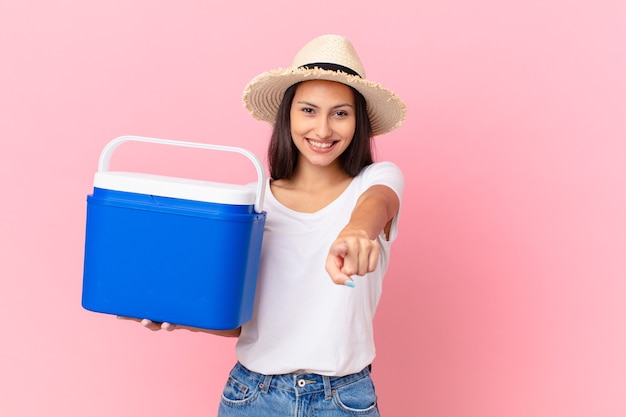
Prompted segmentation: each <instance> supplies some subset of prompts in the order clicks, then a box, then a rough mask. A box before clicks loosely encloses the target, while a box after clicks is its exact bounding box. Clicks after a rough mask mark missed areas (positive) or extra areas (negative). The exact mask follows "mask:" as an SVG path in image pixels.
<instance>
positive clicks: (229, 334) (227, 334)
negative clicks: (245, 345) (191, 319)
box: [176, 326, 241, 337]
mask: <svg viewBox="0 0 626 417" xmlns="http://www.w3.org/2000/svg"><path fill="white" fill-rule="evenodd" d="M176 328H177V329H185V330H189V331H190V332H197V333H208V334H212V335H215V336H222V337H239V335H240V334H241V327H237V328H236V329H230V330H208V329H201V328H199V327H190V326H176Z"/></svg>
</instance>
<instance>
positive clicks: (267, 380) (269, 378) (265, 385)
mask: <svg viewBox="0 0 626 417" xmlns="http://www.w3.org/2000/svg"><path fill="white" fill-rule="evenodd" d="M271 383H272V375H265V379H264V380H263V382H262V383H261V392H262V393H263V394H267V391H268V390H269V389H270V384H271Z"/></svg>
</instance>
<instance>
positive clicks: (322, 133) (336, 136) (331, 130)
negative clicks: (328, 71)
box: [290, 80, 356, 167]
mask: <svg viewBox="0 0 626 417" xmlns="http://www.w3.org/2000/svg"><path fill="white" fill-rule="evenodd" d="M290 116H291V137H292V140H293V142H294V144H295V145H296V147H297V148H298V150H299V151H300V155H299V161H300V162H299V163H300V164H302V163H305V162H306V163H309V164H311V165H315V166H321V167H325V166H333V165H338V163H339V161H338V160H337V158H338V157H339V155H341V154H342V153H343V152H344V151H345V150H346V148H347V147H348V145H350V142H352V137H353V136H354V131H355V128H356V115H355V107H354V94H353V93H352V90H351V89H350V87H348V86H346V85H344V84H341V83H337V82H333V81H324V80H312V81H306V82H303V83H302V84H300V85H299V86H298V87H297V89H296V94H295V96H294V98H293V102H292V103H291V111H290Z"/></svg>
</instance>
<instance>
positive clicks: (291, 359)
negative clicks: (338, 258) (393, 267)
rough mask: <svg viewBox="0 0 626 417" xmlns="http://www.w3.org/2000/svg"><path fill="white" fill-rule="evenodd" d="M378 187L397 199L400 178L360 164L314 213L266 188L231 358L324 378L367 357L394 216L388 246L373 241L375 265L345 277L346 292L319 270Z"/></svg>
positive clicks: (359, 365) (388, 167)
mask: <svg viewBox="0 0 626 417" xmlns="http://www.w3.org/2000/svg"><path fill="white" fill-rule="evenodd" d="M376 184H383V185H386V186H388V187H390V188H391V189H393V190H394V191H395V192H396V194H397V195H398V197H399V198H401V197H402V193H403V190H404V177H403V175H402V172H401V171H400V169H399V168H398V167H397V166H396V165H395V164H393V163H391V162H379V163H374V164H372V165H369V166H367V167H365V168H364V169H363V170H362V171H361V173H359V175H357V176H356V177H355V178H354V179H353V180H352V182H351V183H350V185H349V186H348V187H347V188H346V190H344V192H343V193H342V194H341V195H340V196H339V197H338V198H337V199H336V200H335V201H333V202H332V203H330V204H329V205H328V206H326V207H324V208H323V209H321V210H319V211H317V212H315V213H301V212H296V211H294V210H291V209H289V208H287V207H285V206H284V205H282V204H281V203H280V202H278V201H277V200H276V198H275V197H274V196H273V195H272V192H271V189H270V187H269V184H268V187H267V193H266V196H265V202H264V208H265V210H266V211H267V217H266V221H265V231H264V235H263V245H262V250H261V264H260V267H259V278H258V283H257V290H256V299H255V305H254V312H253V314H252V319H251V320H250V321H249V322H247V323H245V324H244V325H243V326H242V329H241V335H240V336H239V340H238V342H237V347H236V351H237V358H238V360H239V361H240V362H241V363H242V364H243V365H244V366H245V367H247V368H248V369H250V370H252V371H255V372H259V373H262V374H284V373H292V372H308V373H317V374H321V375H329V376H343V375H348V374H351V373H355V372H358V371H360V370H361V369H363V368H364V367H366V366H367V365H368V364H370V363H372V360H373V359H374V356H375V348H374V333H373V323H372V320H373V318H374V312H375V311H376V306H377V305H378V300H379V299H380V295H381V290H382V282H383V276H384V274H385V271H386V270H387V266H388V262H389V250H390V248H391V243H392V242H393V240H394V239H395V237H396V234H397V227H398V216H395V218H394V219H393V222H392V227H391V233H390V236H389V241H387V240H386V237H385V233H384V231H383V232H381V235H380V236H379V237H378V242H379V243H380V248H381V250H380V255H379V259H378V267H377V268H376V270H375V271H374V272H372V273H369V274H367V275H365V276H362V277H359V276H355V277H353V280H354V282H355V284H356V286H355V287H354V288H350V287H347V286H342V285H336V284H334V283H333V281H332V280H331V279H330V277H329V275H328V273H327V272H326V269H325V263H326V257H327V255H328V251H329V249H330V245H331V244H332V242H333V241H334V240H335V239H336V238H337V235H338V234H339V232H340V231H341V230H342V229H343V228H344V227H345V225H346V224H347V223H348V221H349V220H350V215H351V214H352V210H353V208H354V206H355V204H356V202H357V199H358V198H359V196H360V195H361V194H362V193H363V192H364V191H366V190H367V189H368V188H369V187H371V186H372V185H376Z"/></svg>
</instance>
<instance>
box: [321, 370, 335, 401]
mask: <svg viewBox="0 0 626 417" xmlns="http://www.w3.org/2000/svg"><path fill="white" fill-rule="evenodd" d="M322 381H324V395H325V396H326V399H327V400H330V399H331V398H332V397H333V389H332V387H331V386H330V377H329V376H326V375H322Z"/></svg>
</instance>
